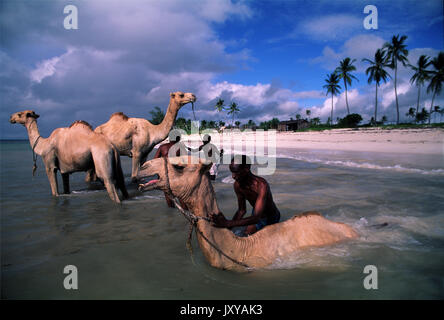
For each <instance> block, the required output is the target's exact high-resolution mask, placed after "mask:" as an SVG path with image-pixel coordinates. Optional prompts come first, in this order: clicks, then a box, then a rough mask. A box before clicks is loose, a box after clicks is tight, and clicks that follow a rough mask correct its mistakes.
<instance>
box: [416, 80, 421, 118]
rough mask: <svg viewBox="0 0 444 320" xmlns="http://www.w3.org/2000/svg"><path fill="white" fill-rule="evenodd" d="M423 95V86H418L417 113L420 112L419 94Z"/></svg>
mask: <svg viewBox="0 0 444 320" xmlns="http://www.w3.org/2000/svg"><path fill="white" fill-rule="evenodd" d="M420 95H421V86H420V85H419V86H418V102H417V103H416V113H418V112H419V96H420Z"/></svg>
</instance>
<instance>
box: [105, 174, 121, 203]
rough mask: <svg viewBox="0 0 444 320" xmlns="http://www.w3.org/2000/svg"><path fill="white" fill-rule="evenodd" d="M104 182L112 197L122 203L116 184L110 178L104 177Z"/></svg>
mask: <svg viewBox="0 0 444 320" xmlns="http://www.w3.org/2000/svg"><path fill="white" fill-rule="evenodd" d="M103 182H104V183H105V188H106V191H108V195H109V197H110V198H111V200H112V201H114V202H116V203H120V199H119V195H118V194H117V190H116V187H115V186H114V183H112V182H111V181H110V180H109V179H103Z"/></svg>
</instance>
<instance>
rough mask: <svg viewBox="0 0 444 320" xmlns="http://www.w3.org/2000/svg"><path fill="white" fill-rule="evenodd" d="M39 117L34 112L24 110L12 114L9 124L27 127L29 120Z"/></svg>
mask: <svg viewBox="0 0 444 320" xmlns="http://www.w3.org/2000/svg"><path fill="white" fill-rule="evenodd" d="M38 117H40V116H39V115H38V114H36V113H35V112H34V111H33V110H24V111H20V112H16V113H14V114H12V115H11V117H10V118H9V122H11V123H20V124H23V125H25V124H26V121H27V120H28V119H37V118H38Z"/></svg>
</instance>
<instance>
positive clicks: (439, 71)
mask: <svg viewBox="0 0 444 320" xmlns="http://www.w3.org/2000/svg"><path fill="white" fill-rule="evenodd" d="M432 66H433V68H434V69H435V70H431V71H430V74H431V78H430V83H429V85H428V87H427V93H429V92H431V91H433V97H432V103H431V105H430V114H431V113H432V109H433V102H434V101H435V96H436V95H437V94H440V93H441V90H442V84H443V83H444V51H441V52H440V53H439V54H438V56H437V57H435V58H433V60H432ZM430 118H431V117H430ZM430 118H429V124H430Z"/></svg>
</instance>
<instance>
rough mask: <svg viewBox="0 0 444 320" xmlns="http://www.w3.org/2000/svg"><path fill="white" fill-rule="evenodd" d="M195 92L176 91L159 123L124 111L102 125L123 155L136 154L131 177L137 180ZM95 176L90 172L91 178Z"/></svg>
mask: <svg viewBox="0 0 444 320" xmlns="http://www.w3.org/2000/svg"><path fill="white" fill-rule="evenodd" d="M195 101H196V96H195V95H194V94H192V93H183V92H180V91H178V92H173V93H171V94H170V103H169V105H168V109H167V111H166V114H165V117H164V118H163V120H162V122H161V123H160V124H158V125H154V124H152V123H151V122H149V121H148V120H146V119H142V118H128V117H127V116H126V115H124V114H123V113H122V112H117V113H114V114H113V115H111V117H110V119H109V120H108V122H106V123H104V124H102V125H100V126H98V127H97V128H96V130H95V132H97V133H102V134H103V135H105V136H106V137H107V138H108V139H109V140H110V141H111V142H112V143H113V144H114V145H115V146H116V147H117V149H118V150H119V153H120V155H124V156H128V157H131V158H132V170H131V180H132V182H137V173H138V172H139V167H140V164H141V163H144V162H145V160H146V157H147V156H148V154H149V153H150V152H151V150H153V148H154V146H155V145H156V144H158V143H159V142H162V141H163V140H165V138H166V137H167V136H168V133H169V132H170V130H171V128H172V126H173V124H174V120H175V119H176V116H177V113H178V112H179V109H180V108H181V107H182V106H184V105H186V104H187V103H190V102H191V103H194V102H195ZM92 178H93V176H92V174H91V173H90V175H89V176H87V181H88V180H91V179H92Z"/></svg>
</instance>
